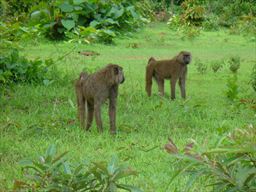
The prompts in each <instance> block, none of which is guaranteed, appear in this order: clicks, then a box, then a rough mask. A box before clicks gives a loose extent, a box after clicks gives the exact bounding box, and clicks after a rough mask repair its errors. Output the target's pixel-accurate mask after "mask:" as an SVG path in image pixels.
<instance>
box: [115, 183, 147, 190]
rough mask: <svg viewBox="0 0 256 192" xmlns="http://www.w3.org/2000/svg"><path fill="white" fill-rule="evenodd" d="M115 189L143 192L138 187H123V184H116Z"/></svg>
mask: <svg viewBox="0 0 256 192" xmlns="http://www.w3.org/2000/svg"><path fill="white" fill-rule="evenodd" d="M117 187H118V188H120V189H125V190H128V191H130V192H143V191H142V190H141V189H139V188H138V187H135V186H131V185H125V184H117Z"/></svg>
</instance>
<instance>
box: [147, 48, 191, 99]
mask: <svg viewBox="0 0 256 192" xmlns="http://www.w3.org/2000/svg"><path fill="white" fill-rule="evenodd" d="M190 62H191V54H190V52H187V51H181V52H180V53H179V54H178V55H177V56H175V57H174V58H172V59H170V60H159V61H157V60H155V59H154V58H153V57H151V58H150V59H149V61H148V65H147V67H146V91H147V94H148V96H149V97H150V96H151V88H152V77H154V79H155V80H156V82H157V84H158V92H159V94H160V95H161V96H164V80H165V79H170V80H171V99H175V85H176V82H177V80H178V79H179V86H180V89H181V96H182V97H183V98H184V99H185V98H186V89H185V81H186V74H187V64H189V63H190Z"/></svg>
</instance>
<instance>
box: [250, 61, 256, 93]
mask: <svg viewBox="0 0 256 192" xmlns="http://www.w3.org/2000/svg"><path fill="white" fill-rule="evenodd" d="M251 85H252V88H253V90H254V91H256V64H254V66H253V68H252V74H251Z"/></svg>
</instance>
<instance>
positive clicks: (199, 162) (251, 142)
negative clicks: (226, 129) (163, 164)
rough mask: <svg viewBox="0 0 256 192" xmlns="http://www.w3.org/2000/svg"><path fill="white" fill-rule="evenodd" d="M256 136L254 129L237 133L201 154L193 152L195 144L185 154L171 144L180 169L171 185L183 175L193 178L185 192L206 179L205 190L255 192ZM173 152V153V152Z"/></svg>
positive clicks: (188, 146)
mask: <svg viewBox="0 0 256 192" xmlns="http://www.w3.org/2000/svg"><path fill="white" fill-rule="evenodd" d="M255 140H256V132H255V128H253V127H251V128H248V129H247V130H244V129H237V130H235V131H234V132H232V133H230V134H228V135H227V136H226V137H225V138H223V137H221V140H220V141H218V142H217V144H216V146H214V147H212V148H210V149H209V150H206V151H203V152H201V153H198V152H195V151H194V150H193V144H188V145H186V147H185V149H184V152H179V153H178V150H177V149H176V150H174V149H175V148H176V146H175V144H174V143H169V144H167V145H168V146H167V145H166V146H167V147H168V148H167V147H166V148H167V149H168V152H169V153H172V154H173V157H174V158H175V159H178V160H179V161H178V162H179V163H180V164H181V168H180V169H177V171H176V173H174V176H173V177H172V178H171V182H172V181H173V180H174V179H175V178H176V177H177V176H181V175H186V176H188V177H189V179H188V182H187V184H186V185H185V191H189V190H190V189H191V188H192V187H191V186H192V185H193V184H194V183H195V182H196V181H197V179H199V178H202V179H203V181H204V183H205V188H207V187H212V186H213V188H211V190H209V191H213V192H228V191H236V192H254V191H255V186H256V165H255V158H256V148H255ZM170 148H171V149H172V150H170ZM205 190H206V191H208V190H207V189H205Z"/></svg>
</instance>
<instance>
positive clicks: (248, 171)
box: [236, 167, 256, 188]
mask: <svg viewBox="0 0 256 192" xmlns="http://www.w3.org/2000/svg"><path fill="white" fill-rule="evenodd" d="M255 175H256V168H254V167H240V168H239V169H238V170H237V173H236V180H237V183H238V185H239V187H241V188H242V187H245V185H246V183H247V182H249V180H251V179H252V178H253V177H255Z"/></svg>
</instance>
